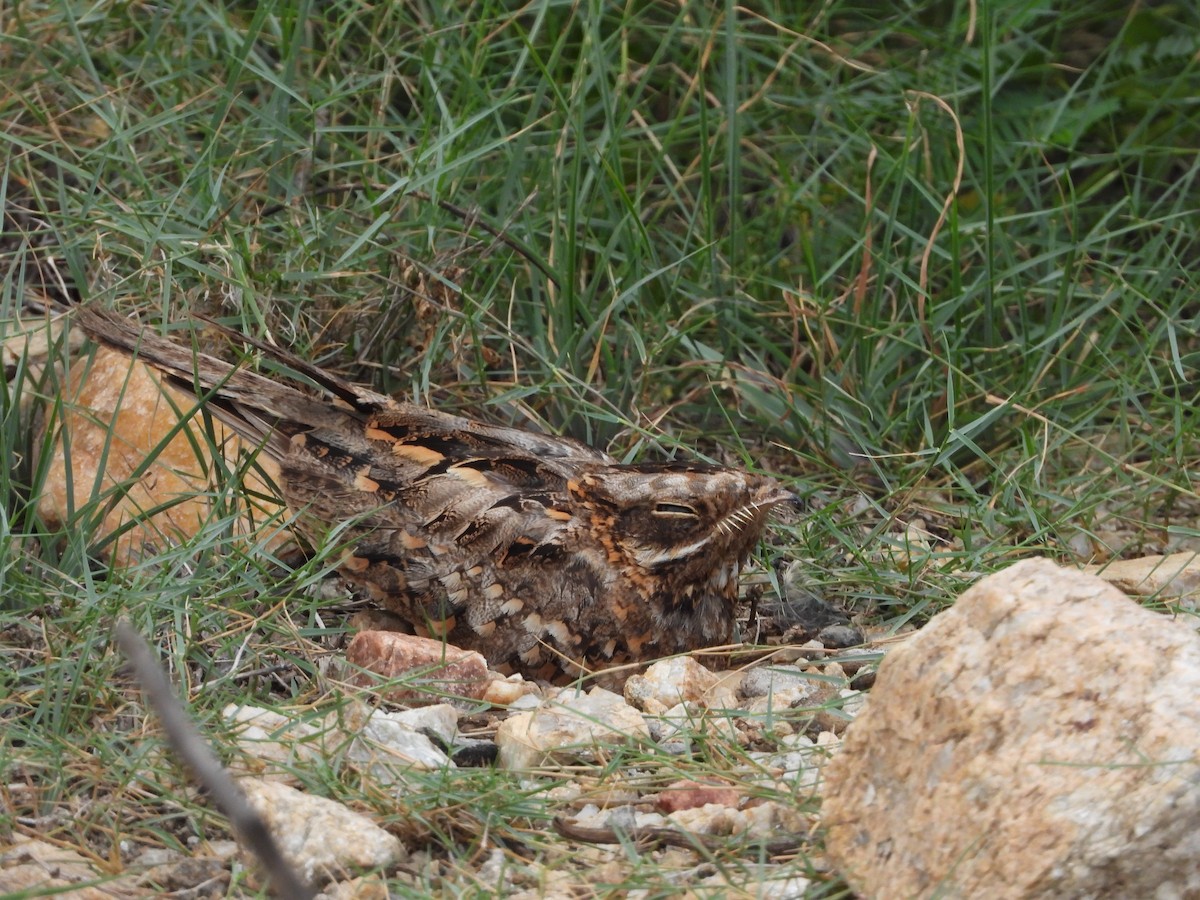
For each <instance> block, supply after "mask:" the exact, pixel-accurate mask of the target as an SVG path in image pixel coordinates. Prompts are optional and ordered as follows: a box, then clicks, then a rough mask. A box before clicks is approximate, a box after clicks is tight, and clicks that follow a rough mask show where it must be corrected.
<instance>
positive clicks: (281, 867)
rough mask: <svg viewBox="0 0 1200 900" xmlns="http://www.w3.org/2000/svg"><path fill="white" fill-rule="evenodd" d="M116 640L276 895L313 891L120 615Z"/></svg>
mask: <svg viewBox="0 0 1200 900" xmlns="http://www.w3.org/2000/svg"><path fill="white" fill-rule="evenodd" d="M116 631H117V643H118V644H120V646H121V650H122V651H123V652H124V653H125V656H126V657H127V658H128V659H129V662H130V664H131V665H132V666H133V672H134V676H135V677H136V678H137V680H138V682H139V683H140V684H141V686H142V692H143V693H144V694H145V696H146V701H147V702H148V703H149V704H150V706H151V708H153V710H154V711H155V712H156V713H157V714H158V719H159V721H160V722H161V723H162V727H163V731H165V732H166V735H167V741H168V742H169V743H170V745H171V748H172V749H173V750H174V751H175V752H176V753H177V754H179V757H180V758H181V759H182V760H183V761H184V763H185V764H186V765H187V767H188V768H189V769H190V770H191V772H192V775H193V776H194V777H195V778H196V780H197V781H199V782H200V784H202V785H203V786H204V787H205V788H206V789H207V790H208V792H209V793H210V794H211V795H212V798H213V801H214V802H215V803H216V805H217V808H218V809H220V810H221V812H223V813H224V814H225V815H226V816H227V817H228V819H229V822H230V824H231V825H232V826H233V828H234V830H235V831H236V832H237V833H238V834H239V835H241V836H242V839H243V840H244V841H245V842H246V844H247V845H248V846H249V847H250V850H251V852H253V853H254V855H255V856H257V857H258V859H259V862H261V863H262V866H263V868H264V869H265V870H266V873H267V877H268V878H269V879H270V881H271V886H272V888H274V891H275V893H276V894H277V895H278V896H280V897H288V898H292V897H296V898H300V900H309V898H312V897H315V896H316V892H315V891H314V890H313V889H312V888H311V887H310V886H309V885H307V884H305V883H304V881H302V880H301V878H300V876H299V875H297V874H296V871H295V870H294V869H293V868H292V865H291V864H290V863H289V862H288V861H287V859H286V858H285V857H284V855H283V851H281V850H280V849H279V845H278V844H277V843H276V842H275V839H274V838H273V837H272V836H271V832H270V830H269V829H268V828H267V823H266V822H265V821H263V818H262V817H261V816H260V815H259V814H258V813H257V812H255V811H254V808H253V807H252V806H251V805H250V803H249V802H248V801H247V800H246V796H245V794H243V793H242V791H241V789H240V788H239V787H238V786H237V784H235V783H234V780H233V779H232V778H231V777H230V776H229V773H228V772H226V771H225V769H224V767H223V766H222V765H221V761H220V760H219V759H217V757H216V754H215V753H213V751H212V748H211V747H209V746H208V744H207V743H206V742H205V740H204V737H203V736H202V735H201V734H200V732H199V731H198V730H197V729H196V726H195V725H193V724H192V721H191V719H189V718H188V714H187V711H186V710H185V709H184V708H183V705H182V704H181V703H180V702H179V701H178V700H177V699H176V698H175V694H174V691H173V690H172V689H171V683H170V681H169V680H168V679H167V673H166V672H165V671H163V668H162V666H161V665H160V664H159V662H158V660H157V659H156V658H155V656H154V651H153V650H151V649H150V646H149V645H148V644H147V643H146V642H145V641H144V640H143V639H142V636H141V635H140V634H138V633H137V631H136V630H135V629H134V627H133V626H132V625H130V624H129V622H128V621H126V620H125V619H121V620H120V621H119V622H117V629H116Z"/></svg>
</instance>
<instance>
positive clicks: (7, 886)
mask: <svg viewBox="0 0 1200 900" xmlns="http://www.w3.org/2000/svg"><path fill="white" fill-rule="evenodd" d="M133 893H134V889H133V885H132V884H130V883H128V879H122V880H120V881H115V880H113V879H111V878H109V879H106V878H105V877H104V876H103V875H102V874H101V873H100V872H98V871H96V870H95V869H94V868H92V866H91V865H90V864H89V862H88V860H87V859H86V858H85V857H83V856H81V855H80V854H78V853H76V852H75V851H74V850H68V849H65V848H63V847H59V846H56V845H55V844H51V843H48V842H46V841H39V840H35V839H33V838H28V837H25V836H24V835H21V834H14V835H13V836H12V842H11V843H9V844H0V895H2V896H5V897H9V896H23V897H36V896H50V895H52V896H56V897H67V898H71V900H112V898H114V897H128V896H132V895H133Z"/></svg>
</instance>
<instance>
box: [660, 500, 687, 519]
mask: <svg viewBox="0 0 1200 900" xmlns="http://www.w3.org/2000/svg"><path fill="white" fill-rule="evenodd" d="M654 514H655V515H656V516H687V517H688V518H694V517H695V515H696V511H695V510H694V509H692V508H691V507H690V506H687V505H685V504H683V503H656V504H654Z"/></svg>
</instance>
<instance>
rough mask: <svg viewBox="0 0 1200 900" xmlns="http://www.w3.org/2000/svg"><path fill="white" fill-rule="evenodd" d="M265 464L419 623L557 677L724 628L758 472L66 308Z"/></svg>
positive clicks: (708, 640)
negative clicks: (512, 423)
mask: <svg viewBox="0 0 1200 900" xmlns="http://www.w3.org/2000/svg"><path fill="white" fill-rule="evenodd" d="M77 317H78V318H77V321H78V323H79V324H80V325H81V326H82V327H83V329H84V331H85V332H86V333H87V334H88V335H89V336H90V337H92V338H93V339H95V340H96V341H99V342H102V343H105V344H108V345H110V346H112V347H115V348H117V349H119V350H123V351H124V352H126V353H129V354H131V355H135V356H136V357H137V358H138V359H140V360H141V361H142V362H145V363H147V364H149V365H151V366H152V367H154V368H155V369H156V370H157V371H158V372H160V373H161V374H162V375H163V376H164V378H165V379H166V380H168V381H169V382H171V383H172V384H174V385H176V386H178V387H181V388H183V389H184V390H185V391H190V392H192V393H193V394H195V395H197V396H198V397H199V398H201V399H202V400H203V402H204V404H205V407H206V408H207V409H208V410H209V411H210V412H211V413H212V414H213V415H214V416H215V417H216V418H217V419H219V420H220V421H222V422H224V423H225V424H226V425H228V426H229V427H231V428H233V429H234V430H235V431H237V432H238V433H239V434H240V435H241V436H242V437H244V438H246V439H248V440H249V441H251V442H253V443H255V444H261V445H262V447H263V452H265V453H266V454H268V455H269V456H271V457H272V458H274V459H275V460H276V461H277V463H278V465H279V469H280V484H279V489H280V491H281V494H282V496H283V499H284V500H285V501H286V502H287V504H288V505H289V506H290V507H291V508H292V509H293V510H294V511H296V512H297V513H298V514H299V516H300V523H301V527H302V528H303V529H304V530H306V531H307V532H308V533H309V534H311V535H313V536H314V537H316V538H317V539H318V540H319V539H320V538H322V537H323V536H325V535H326V534H328V533H329V530H330V529H331V528H333V527H335V526H336V527H338V528H340V529H341V531H340V534H339V536H338V540H339V541H340V542H341V543H342V544H344V547H345V549H344V551H343V556H342V557H341V564H340V571H341V572H342V574H343V575H344V576H345V577H346V578H347V579H348V580H349V581H351V582H352V583H354V584H356V585H357V586H359V587H360V588H361V589H364V590H365V591H366V592H367V593H368V594H369V596H371V597H373V598H374V599H375V600H376V601H377V602H378V603H379V604H380V605H381V606H383V607H384V608H386V609H389V610H391V611H393V612H395V613H397V614H398V615H399V616H401V617H402V618H403V619H405V620H406V621H407V622H408V623H410V624H411V625H412V626H413V628H414V630H415V631H416V632H417V633H418V634H423V635H427V636H432V637H438V638H443V639H445V640H446V641H448V642H449V643H451V644H454V645H456V646H459V647H462V648H465V649H473V650H478V651H479V652H481V653H482V654H483V655H484V656H485V657H486V658H487V659H488V661H489V663H491V664H492V666H493V667H494V668H496V669H497V670H498V671H501V672H507V671H519V672H522V673H524V674H526V675H529V676H533V677H542V678H548V679H554V680H559V679H561V677H562V676H563V675H564V674H565V675H568V676H572V677H574V676H576V675H579V674H583V673H588V672H592V671H596V670H599V669H604V668H608V667H611V666H615V665H619V664H623V663H630V662H639V661H643V660H648V659H653V658H656V657H659V656H666V655H669V654H672V653H678V652H683V651H688V650H694V649H698V648H704V647H711V646H716V645H720V644H726V643H728V642H729V641H730V640H731V639H732V636H733V630H734V613H735V605H736V601H737V590H738V574H739V571H740V569H741V567H742V566H743V565H744V564H745V562H746V560H747V558H748V557H749V555H750V552H751V550H752V549H753V548H754V545H755V543H756V542H757V541H758V539H759V538H760V537H761V535H762V532H763V530H764V528H765V527H766V525H767V523H768V520H769V519H770V516H771V513H772V511H773V510H774V509H775V508H776V507H777V506H779V505H780V504H787V503H791V502H794V501H795V497H794V495H793V494H792V493H791V492H789V491H788V490H786V489H785V488H784V487H782V486H781V485H780V484H779V483H778V482H777V481H775V480H774V479H773V478H770V477H767V476H764V475H754V474H750V473H747V472H744V471H741V470H738V469H733V468H724V467H720V466H712V465H706V464H701V463H652V464H638V465H625V464H620V463H618V462H617V461H616V460H615V459H613V458H612V457H611V456H609V455H608V454H607V453H603V452H601V451H599V450H596V449H593V448H591V447H588V446H586V445H584V444H582V443H580V442H578V441H574V440H571V439H568V438H561V437H551V436H547V435H543V434H536V433H533V432H529V431H523V430H520V429H516V428H504V427H498V426H495V425H487V424H483V423H480V422H475V421H471V420H470V419H466V418H462V417H459V416H455V415H450V414H448V413H443V412H438V411H435V410H430V409H426V408H424V407H420V406H415V405H411V404H407V403H401V402H398V401H395V400H393V399H391V398H389V397H386V396H384V395H382V394H377V393H374V392H372V391H370V390H367V389H365V388H361V387H357V386H355V385H352V384H350V383H349V382H346V381H344V380H342V379H340V378H338V377H336V376H334V375H332V374H331V373H328V372H325V371H323V370H321V369H319V368H317V367H315V366H313V365H311V364H309V363H306V362H304V361H303V360H300V359H298V358H296V357H294V356H293V355H292V354H290V353H286V352H283V351H280V350H279V349H277V348H275V347H271V346H269V345H266V344H264V343H262V342H259V341H256V340H254V339H252V338H249V337H247V336H244V335H240V334H238V333H236V332H233V331H231V330H229V329H225V328H224V327H223V326H215V323H210V324H213V325H214V326H215V327H218V328H220V329H221V330H222V331H225V332H227V333H228V334H229V335H230V336H231V337H233V338H235V339H236V340H240V341H242V342H244V343H246V344H249V345H251V346H254V347H257V348H258V349H260V350H261V351H263V352H264V353H265V354H267V355H268V356H270V357H273V358H275V359H278V360H279V361H280V362H282V363H284V364H285V365H286V366H288V367H289V368H290V369H291V370H293V371H294V372H296V373H298V374H299V375H301V376H303V377H304V378H307V379H310V380H311V381H312V382H313V383H314V384H316V385H317V386H319V387H320V388H321V389H322V390H323V391H324V392H326V393H327V394H328V395H330V396H331V397H332V399H325V398H320V397H314V396H312V395H310V394H309V393H306V392H305V391H303V390H301V389H299V388H297V387H293V386H291V385H287V384H282V383H280V382H279V381H276V380H273V379H271V378H267V377H265V376H263V375H259V374H256V373H253V372H248V371H245V370H243V369H241V368H239V367H238V366H235V365H231V364H229V363H226V362H223V361H221V360H219V359H217V358H215V357H212V356H208V355H205V354H202V353H198V352H195V351H193V350H192V349H191V348H185V347H182V346H180V345H177V344H175V343H173V342H171V341H169V340H167V339H164V338H162V337H159V336H157V335H154V334H152V333H151V332H149V331H146V330H143V329H142V328H141V327H139V326H138V325H137V324H136V323H134V322H133V321H131V320H129V319H126V318H124V317H121V316H119V315H117V314H115V313H112V312H108V311H105V310H101V309H99V308H96V307H81V308H79V309H78V310H77Z"/></svg>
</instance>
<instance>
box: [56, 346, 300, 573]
mask: <svg viewBox="0 0 1200 900" xmlns="http://www.w3.org/2000/svg"><path fill="white" fill-rule="evenodd" d="M66 378H67V382H66V387H65V389H64V398H63V414H62V422H61V423H57V424H61V429H59V430H58V431H57V433H56V434H55V436H54V442H53V449H52V450H51V456H50V460H49V462H48V469H47V475H46V480H45V483H44V485H43V487H42V491H41V495H40V497H39V499H38V513H39V515H41V516H42V518H43V519H44V520H45V521H46V522H47V523H48V524H49V525H50V526H51V527H52V528H59V527H62V526H63V525H65V524H66V523H67V522H68V521H70V519H71V516H72V515H73V511H75V510H78V509H81V508H82V507H84V506H85V505H86V504H87V503H89V502H90V501H91V500H92V499H93V498H94V497H110V496H113V493H112V492H113V491H114V489H115V488H117V487H118V486H119V485H124V484H126V483H130V484H129V486H128V489H127V490H126V491H125V492H124V493H123V495H120V496H119V497H118V499H117V500H116V502H115V503H113V504H112V505H111V508H109V509H107V511H106V512H105V515H104V518H103V521H102V523H101V525H100V526H99V528H98V530H97V532H96V534H95V539H96V540H97V541H98V540H99V539H100V538H102V537H104V536H108V535H113V534H116V533H117V532H118V531H120V529H121V528H122V527H123V526H125V525H126V524H127V523H129V522H130V521H131V520H138V521H137V524H136V525H134V526H133V527H132V528H131V529H130V530H128V531H126V532H125V533H124V534H122V535H121V536H120V537H119V538H117V539H116V541H115V543H114V544H113V545H112V546H110V547H108V548H107V550H108V553H109V554H110V556H111V558H112V560H113V561H114V562H115V563H116V564H117V565H126V564H128V563H130V562H132V561H134V560H137V559H140V558H142V557H144V556H147V555H152V554H153V553H155V552H157V551H158V550H160V549H161V548H162V547H163V546H164V545H166V544H169V543H172V542H177V541H179V540H182V539H185V538H187V537H190V536H192V535H194V534H196V533H197V531H199V530H200V529H201V528H202V527H203V526H204V524H205V522H207V521H208V520H209V519H210V517H211V514H212V503H211V493H212V492H213V491H214V490H216V489H218V484H217V482H216V481H215V478H216V477H217V476H215V473H214V472H213V468H214V467H213V464H212V462H211V461H209V460H208V459H204V460H203V461H201V460H198V459H197V448H199V450H200V452H201V453H205V454H207V452H208V449H209V447H210V445H212V444H214V443H215V445H216V446H217V447H219V448H220V452H221V453H222V454H223V455H224V459H225V462H226V465H227V466H228V467H229V468H230V469H234V468H236V467H237V466H238V465H239V463H238V458H239V454H241V453H243V452H244V450H245V449H246V448H244V446H243V444H242V442H241V441H240V439H239V438H238V437H237V436H236V435H233V434H231V433H230V432H228V431H227V430H226V429H225V428H224V427H222V426H221V425H219V424H216V423H214V424H213V428H212V433H211V435H208V434H207V433H206V430H205V427H204V423H203V421H200V420H195V419H193V420H192V421H190V422H189V423H188V425H187V426H186V427H185V428H182V429H177V426H178V423H179V415H180V412H184V413H186V412H189V411H191V410H192V409H193V408H194V406H195V400H194V399H192V398H190V397H185V395H184V394H182V393H181V392H179V391H177V390H175V389H174V388H170V387H166V386H163V385H161V384H160V383H159V381H158V379H157V378H156V377H155V376H154V375H153V374H151V372H150V370H149V369H147V368H146V367H145V366H144V365H142V364H141V363H137V362H132V361H131V360H130V359H129V358H128V357H126V356H124V355H123V354H120V353H118V352H116V351H115V350H110V349H107V348H100V349H98V350H97V351H96V354H95V356H94V357H93V358H92V360H91V361H90V363H89V361H88V360H86V359H82V358H81V359H77V360H76V361H75V362H74V364H73V365H72V366H71V368H70V371H69V373H68V374H67V376H66ZM52 424H55V423H52ZM172 429H177V430H176V431H175V433H174V436H173V437H171V438H170V439H169V440H167V436H168V435H169V434H171V432H172ZM64 432H65V433H66V434H67V435H68V437H69V440H66V441H64V440H63V437H62V435H63V433H64ZM164 440H166V444H165V446H163V447H162V449H161V451H160V452H159V453H158V455H157V456H156V457H155V458H154V459H153V461H152V462H150V463H149V464H147V463H146V459H147V458H148V457H149V456H151V455H152V453H153V452H154V450H155V448H157V447H158V446H159V445H160V444H161V443H162V442H163V441H164ZM41 443H42V441H41V439H39V441H38V444H39V445H40V444H41ZM251 449H253V448H251ZM257 462H258V464H259V465H261V466H262V468H263V469H264V471H266V472H267V474H268V475H269V476H270V477H271V478H274V477H275V476H276V474H277V468H275V467H274V464H273V463H271V462H270V461H269V460H267V459H266V457H265V456H262V455H260V456H259V457H258V461H257ZM206 470H208V474H205V471H206ZM243 484H244V486H245V488H246V490H247V491H249V492H252V493H254V494H256V495H261V496H268V497H270V496H274V490H273V489H272V488H270V487H268V485H267V482H266V481H265V480H264V479H263V478H262V477H261V476H260V475H259V474H258V472H256V471H255V470H254V469H253V468H250V469H249V470H248V471H247V472H246V474H245V477H244V479H243ZM280 509H281V507H280V506H279V505H278V504H274V505H272V504H270V503H267V502H266V501H261V500H257V499H256V500H255V501H254V503H253V505H243V507H242V512H243V513H244V515H243V516H242V518H241V520H240V521H239V523H238V525H237V529H238V531H240V532H242V533H247V532H250V531H252V530H253V529H254V528H255V527H256V525H255V523H258V524H261V523H262V522H263V521H264V520H266V519H267V518H268V517H269V516H270V515H272V514H275V513H278V512H279V510H280ZM151 513H152V514H151ZM287 538H288V535H287V534H286V533H284V532H279V533H277V534H275V535H273V536H272V538H271V540H270V541H269V542H268V543H269V545H270V546H275V545H277V544H279V543H282V542H283V541H285V540H286V539H287Z"/></svg>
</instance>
